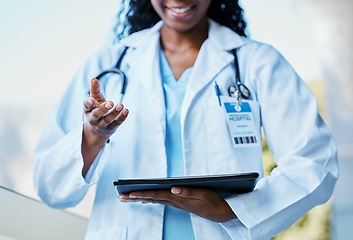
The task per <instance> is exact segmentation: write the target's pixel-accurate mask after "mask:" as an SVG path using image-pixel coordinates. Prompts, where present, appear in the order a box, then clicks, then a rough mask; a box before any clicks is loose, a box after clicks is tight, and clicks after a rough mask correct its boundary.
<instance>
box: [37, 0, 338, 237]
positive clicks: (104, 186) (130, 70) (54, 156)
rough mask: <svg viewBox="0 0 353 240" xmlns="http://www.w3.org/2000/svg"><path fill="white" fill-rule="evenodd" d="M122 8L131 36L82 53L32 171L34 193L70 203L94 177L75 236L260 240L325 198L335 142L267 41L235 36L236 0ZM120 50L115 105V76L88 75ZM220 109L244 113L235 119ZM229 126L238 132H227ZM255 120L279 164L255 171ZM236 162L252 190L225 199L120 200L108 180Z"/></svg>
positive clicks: (169, 195)
mask: <svg viewBox="0 0 353 240" xmlns="http://www.w3.org/2000/svg"><path fill="white" fill-rule="evenodd" d="M122 4H124V3H122ZM128 8H129V9H128V10H129V14H128V16H129V17H128V18H127V20H126V22H125V23H124V24H123V28H122V29H120V28H118V29H120V30H121V32H120V35H119V37H120V38H122V36H123V35H124V33H125V32H126V31H127V30H128V33H129V34H128V35H129V36H128V37H125V38H123V39H121V40H120V41H119V42H118V44H116V45H114V46H106V47H103V48H102V49H100V50H99V51H97V53H95V54H94V55H93V56H91V57H90V58H89V59H88V60H87V62H86V63H85V64H84V65H83V66H82V67H81V69H80V70H79V71H78V73H77V74H76V75H75V77H74V78H73V80H72V81H71V83H70V85H69V86H68V88H67V91H66V92H65V94H64V96H63V98H62V100H61V102H60V104H59V106H58V108H57V110H56V111H55V113H54V114H53V116H52V118H51V119H50V120H49V122H48V124H47V125H46V127H45V128H44V130H43V133H42V136H41V139H40V141H39V143H38V146H37V149H36V153H35V172H34V173H35V174H34V175H35V177H34V181H35V188H36V190H37V192H38V194H39V196H40V197H41V198H42V199H43V201H45V202H46V203H47V204H48V205H49V206H52V207H55V208H66V207H73V206H75V205H76V204H77V203H79V202H80V201H81V199H82V198H83V197H84V196H85V194H86V192H87V190H88V188H89V187H90V186H91V185H93V184H96V185H97V187H96V189H97V190H96V198H95V202H94V206H93V210H92V215H91V217H90V221H89V226H88V230H87V234H86V239H137V240H139V239H261V240H263V239H270V238H271V237H273V236H275V235H276V234H278V233H279V232H281V231H282V230H284V229H285V228H287V227H289V226H290V225H291V224H292V223H294V222H295V221H296V220H298V219H299V218H300V217H301V216H303V215H304V214H305V213H306V212H307V211H308V210H310V209H311V208H313V207H314V206H316V205H318V204H322V203H324V202H325V201H327V199H328V198H329V197H330V196H331V194H332V191H333V189H334V185H335V182H336V179H337V176H338V171H337V159H336V147H335V144H334V142H333V139H332V137H331V134H330V132H329V129H328V128H327V126H326V125H325V123H324V122H323V120H322V119H321V117H320V116H319V115H318V113H317V103H316V101H315V98H314V96H313V95H312V93H311V92H310V90H309V89H308V88H307V86H306V85H305V84H304V83H303V82H302V80H301V79H300V78H299V77H298V75H297V74H296V73H295V72H294V70H293V69H292V67H291V66H290V65H289V64H288V62H287V61H286V60H285V59H284V58H283V57H282V56H281V55H280V54H279V53H278V52H277V51H276V50H275V49H273V48H272V47H271V46H269V45H266V44H262V43H258V42H254V41H251V40H250V39H248V38H246V37H245V34H244V29H245V22H244V20H243V19H242V9H241V8H240V7H239V5H238V3H237V1H236V0H234V1H222V0H217V1H215V0H213V1H212V0H188V1H181V0H151V1H146V0H145V1H142V0H138V1H131V2H130V3H129V7H128ZM120 14H122V13H120ZM126 47H127V51H126V53H124V54H123V50H124V49H125V48H126ZM234 49H236V52H235V51H233V50H234ZM122 55H124V56H122ZM121 56H122V61H121V65H120V70H121V71H122V72H124V73H125V75H126V78H127V88H126V91H125V93H124V96H123V98H122V99H123V100H122V102H123V103H119V102H118V101H119V99H120V98H121V97H122V96H121V94H120V93H119V89H120V88H121V84H122V83H121V80H119V79H115V78H114V77H113V76H111V77H109V76H107V77H105V79H102V80H100V81H98V80H97V79H95V78H94V76H97V75H98V74H99V73H101V72H102V71H104V70H106V69H109V68H111V67H112V66H114V65H115V64H116V62H117V61H118V59H119V58H120V57H121ZM237 76H238V78H237ZM92 78H93V79H92ZM239 86H242V87H241V88H240V89H243V91H241V92H242V93H243V95H242V94H241V93H240V92H239V91H237V89H239ZM243 86H245V87H246V88H247V89H248V90H249V94H246V91H244V88H243ZM215 87H216V89H218V91H215ZM231 89H236V90H235V91H233V92H232V91H230V92H231V93H232V96H231V97H230V96H229V93H228V92H229V90H231ZM88 90H90V95H89V96H87V91H88ZM82 102H83V106H82ZM226 106H233V107H234V108H231V110H229V109H230V108H227V107H226ZM239 107H240V108H239ZM234 109H238V110H235V111H234ZM241 109H243V110H241ZM230 114H235V115H232V116H233V117H234V116H236V117H237V119H238V120H239V119H240V120H244V119H246V121H247V122H244V124H242V125H238V126H235V125H234V123H233V122H232V121H230V120H229V119H230V118H229V116H230ZM237 114H240V115H237ZM83 116H84V118H83ZM244 116H245V117H246V118H244ZM240 120H239V121H240ZM244 121H245V120H244ZM239 126H241V127H244V129H243V130H245V131H242V132H239V131H233V130H234V127H239ZM261 128H262V129H263V130H264V133H265V135H266V138H267V141H268V144H269V147H270V149H271V151H272V153H273V156H274V158H275V161H276V164H277V167H276V168H275V169H274V170H273V171H272V173H271V175H270V176H266V177H265V176H263V167H262V144H261V132H260V129H261ZM232 129H233V130H232ZM238 130H239V129H238ZM244 133H247V134H248V135H249V134H250V135H251V136H250V137H252V139H255V140H252V141H243V140H244V139H245V138H246V136H244ZM236 139H237V140H239V141H241V144H239V142H237V141H236ZM239 172H259V173H260V179H259V181H258V182H257V185H256V189H255V190H254V191H253V192H251V193H247V194H241V195H234V196H231V197H228V198H226V199H222V198H221V197H220V196H219V195H218V193H216V192H215V191H212V190H208V189H202V188H187V187H180V186H175V187H173V188H172V189H171V190H170V191H169V190H168V191H141V192H133V193H130V194H125V195H123V196H121V197H120V199H119V198H117V196H116V192H115V189H114V187H113V186H112V182H113V180H115V179H117V178H149V177H171V176H184V175H185V176H189V175H208V174H227V173H239Z"/></svg>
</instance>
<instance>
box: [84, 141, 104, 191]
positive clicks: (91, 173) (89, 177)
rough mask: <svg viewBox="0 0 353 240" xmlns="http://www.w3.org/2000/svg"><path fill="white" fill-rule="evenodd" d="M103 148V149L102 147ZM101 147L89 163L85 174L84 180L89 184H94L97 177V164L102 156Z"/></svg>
mask: <svg viewBox="0 0 353 240" xmlns="http://www.w3.org/2000/svg"><path fill="white" fill-rule="evenodd" d="M103 149H104V147H103ZM103 149H102V150H101V151H99V153H98V155H97V157H96V158H95V159H94V161H93V162H92V164H91V166H90V168H89V169H88V171H87V174H86V176H85V182H86V183H87V184H89V185H92V184H95V183H96V182H97V181H98V179H99V176H98V170H97V165H98V163H99V159H100V158H101V156H102V153H103Z"/></svg>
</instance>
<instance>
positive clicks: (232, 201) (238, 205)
mask: <svg viewBox="0 0 353 240" xmlns="http://www.w3.org/2000/svg"><path fill="white" fill-rule="evenodd" d="M249 194H251V193H249ZM247 195H248V194H240V195H237V196H232V197H229V198H226V199H225V201H226V202H227V203H228V205H229V206H230V208H231V209H232V210H233V212H234V213H235V214H236V215H237V217H238V220H239V223H237V222H235V223H234V221H235V220H233V222H232V221H231V222H232V223H231V224H230V223H228V222H227V224H228V225H225V226H232V225H233V226H238V225H240V223H241V224H242V225H243V226H244V227H239V229H240V231H239V232H240V233H242V234H245V231H244V229H245V228H246V229H247V238H245V239H261V238H257V237H256V236H255V235H256V234H255V235H254V233H253V232H251V229H254V227H255V226H257V225H258V224H259V221H258V220H257V219H256V217H255V216H253V215H252V214H251V213H250V211H249V210H248V206H247V204H246V202H247V201H246V199H247ZM235 224H236V225H235ZM233 228H234V227H233ZM234 229H235V228H234ZM226 230H227V231H230V230H229V227H227V228H226ZM233 231H234V230H233ZM231 233H233V232H230V234H231ZM245 235H246V234H245ZM235 239H237V238H235ZM261 240H264V239H263V238H262V239H261Z"/></svg>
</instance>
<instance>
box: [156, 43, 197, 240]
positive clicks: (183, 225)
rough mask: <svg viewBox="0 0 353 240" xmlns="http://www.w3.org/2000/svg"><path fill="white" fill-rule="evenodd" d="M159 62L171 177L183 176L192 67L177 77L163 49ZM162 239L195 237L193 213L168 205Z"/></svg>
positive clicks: (169, 175)
mask: <svg viewBox="0 0 353 240" xmlns="http://www.w3.org/2000/svg"><path fill="white" fill-rule="evenodd" d="M160 66H161V75H162V84H163V91H164V99H165V106H166V141H165V145H166V152H167V168H168V169H167V174H168V177H177V176H184V158H183V151H182V143H181V126H180V109H181V104H182V102H183V99H184V95H185V89H186V86H187V83H188V81H189V78H190V75H191V72H192V68H188V69H186V70H185V72H184V73H183V74H182V76H181V77H180V78H179V79H178V80H176V79H175V77H174V74H173V72H172V70H171V69H170V66H169V64H168V61H167V59H166V57H165V55H164V53H163V51H162V50H161V51H160ZM163 239H164V240H173V239H188V240H189V239H195V236H194V232H193V228H192V223H191V219H190V213H188V212H186V211H183V210H180V209H177V208H174V207H171V206H165V210H164V225H163Z"/></svg>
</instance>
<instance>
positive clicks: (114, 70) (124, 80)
mask: <svg viewBox="0 0 353 240" xmlns="http://www.w3.org/2000/svg"><path fill="white" fill-rule="evenodd" d="M127 49H128V47H125V49H124V50H123V52H122V53H121V55H120V57H119V59H118V61H117V62H116V64H115V66H114V67H112V68H110V69H107V70H105V71H103V72H101V73H100V74H99V75H98V76H97V77H96V79H97V80H98V81H100V80H101V79H102V78H103V77H104V76H105V75H107V74H117V75H119V76H120V78H121V89H120V102H122V101H123V97H124V95H125V92H126V86H127V78H126V75H125V73H123V71H121V70H120V65H121V62H122V61H123V58H124V56H125V53H126V51H127Z"/></svg>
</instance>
